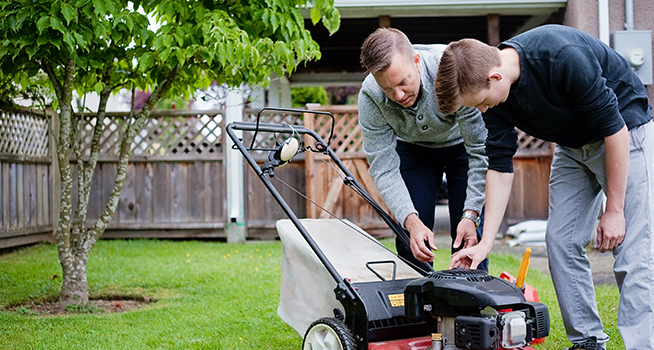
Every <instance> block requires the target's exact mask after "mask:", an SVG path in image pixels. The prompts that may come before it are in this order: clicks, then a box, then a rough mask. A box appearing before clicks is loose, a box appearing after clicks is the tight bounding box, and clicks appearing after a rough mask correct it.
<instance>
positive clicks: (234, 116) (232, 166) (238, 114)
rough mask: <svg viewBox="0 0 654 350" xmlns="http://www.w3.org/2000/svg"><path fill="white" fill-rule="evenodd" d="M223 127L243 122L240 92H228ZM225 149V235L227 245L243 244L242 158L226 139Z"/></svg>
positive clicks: (243, 196)
mask: <svg viewBox="0 0 654 350" xmlns="http://www.w3.org/2000/svg"><path fill="white" fill-rule="evenodd" d="M225 104H226V108H225V125H227V124H229V123H231V122H233V121H241V120H243V97H242V95H241V93H240V91H238V90H236V91H231V90H230V91H228V92H227V99H226V101H225ZM235 133H236V136H237V137H239V138H242V137H243V135H242V131H239V130H235ZM227 139H228V141H227V146H228V147H226V148H225V153H226V154H225V168H226V178H227V179H226V180H227V181H226V182H227V222H226V223H225V233H226V235H227V242H228V243H241V242H245V237H246V236H247V227H246V225H245V190H244V187H245V184H244V179H245V177H244V174H243V156H242V155H241V154H239V152H238V151H236V150H233V149H232V146H233V144H234V142H233V141H232V140H231V139H229V138H227Z"/></svg>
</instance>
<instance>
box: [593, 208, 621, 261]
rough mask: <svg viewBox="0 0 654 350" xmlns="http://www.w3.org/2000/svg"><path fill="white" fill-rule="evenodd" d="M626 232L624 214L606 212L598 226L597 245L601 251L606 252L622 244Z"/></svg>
mask: <svg viewBox="0 0 654 350" xmlns="http://www.w3.org/2000/svg"><path fill="white" fill-rule="evenodd" d="M625 233H626V231H625V219H624V214H622V213H620V212H614V211H610V212H608V211H607V212H605V213H604V214H603V215H602V218H601V219H600V222H599V225H598V226H597V247H598V248H599V250H600V252H602V253H604V252H606V251H607V250H611V249H613V248H615V247H617V246H619V245H620V244H622V241H623V240H624V236H625Z"/></svg>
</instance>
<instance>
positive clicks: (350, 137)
mask: <svg viewBox="0 0 654 350" xmlns="http://www.w3.org/2000/svg"><path fill="white" fill-rule="evenodd" d="M334 119H335V123H334V136H333V137H332V140H331V144H330V145H329V146H330V147H331V148H332V149H333V150H334V152H337V153H342V152H360V151H362V149H361V145H362V143H363V136H362V135H361V127H360V126H359V115H358V114H357V113H336V114H335V115H334ZM315 123H316V124H315V126H316V132H317V133H318V135H320V136H321V137H323V138H324V139H325V141H327V138H328V137H329V133H330V132H331V118H330V117H329V116H326V115H316V121H315Z"/></svg>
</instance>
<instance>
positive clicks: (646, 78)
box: [613, 30, 654, 85]
mask: <svg viewBox="0 0 654 350" xmlns="http://www.w3.org/2000/svg"><path fill="white" fill-rule="evenodd" d="M613 49H614V50H615V51H617V52H618V53H620V54H621V55H622V56H623V57H624V58H626V59H627V62H629V65H630V66H631V68H632V69H633V70H634V72H636V74H637V75H638V77H639V78H640V80H641V81H642V82H643V85H652V80H653V79H654V77H653V76H652V75H653V74H652V31H650V30H618V31H615V32H613Z"/></svg>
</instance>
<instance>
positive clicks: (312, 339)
mask: <svg viewBox="0 0 654 350" xmlns="http://www.w3.org/2000/svg"><path fill="white" fill-rule="evenodd" d="M356 348H357V344H356V342H355V341H354V338H353V337H352V332H350V330H349V329H348V328H347V326H345V324H344V323H343V321H341V320H339V319H337V318H333V317H324V318H321V319H319V320H317V321H315V322H313V323H312V324H311V326H309V329H308V330H307V333H306V334H305V335H304V342H303V343H302V350H356Z"/></svg>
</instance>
